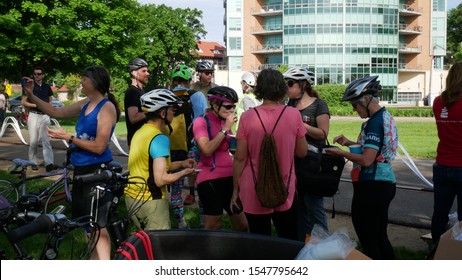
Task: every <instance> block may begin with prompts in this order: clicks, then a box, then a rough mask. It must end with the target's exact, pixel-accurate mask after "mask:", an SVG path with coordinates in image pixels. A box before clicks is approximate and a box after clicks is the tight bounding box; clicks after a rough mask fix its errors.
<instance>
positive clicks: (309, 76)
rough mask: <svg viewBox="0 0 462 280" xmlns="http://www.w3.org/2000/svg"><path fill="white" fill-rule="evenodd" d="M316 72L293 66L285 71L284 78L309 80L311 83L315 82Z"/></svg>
mask: <svg viewBox="0 0 462 280" xmlns="http://www.w3.org/2000/svg"><path fill="white" fill-rule="evenodd" d="M314 78H315V76H314V73H313V72H311V71H309V70H308V69H306V68H302V67H293V68H290V69H289V70H287V71H286V72H285V73H284V79H292V80H296V81H300V80H307V81H308V82H309V83H310V84H311V85H312V84H314Z"/></svg>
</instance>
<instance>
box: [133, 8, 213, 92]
mask: <svg viewBox="0 0 462 280" xmlns="http://www.w3.org/2000/svg"><path fill="white" fill-rule="evenodd" d="M142 13H143V14H142V16H141V18H143V19H144V20H143V27H144V28H143V30H142V31H141V37H142V38H143V40H144V42H143V44H142V47H141V53H139V56H140V57H143V58H145V59H146V60H147V61H148V63H149V64H150V66H149V70H150V72H151V82H150V83H151V84H153V85H155V86H163V85H165V84H166V83H167V82H168V81H169V80H170V71H171V70H172V69H173V68H174V67H175V65H176V64H178V63H184V64H186V65H188V66H190V67H193V66H194V64H195V59H196V57H194V54H193V50H194V49H195V48H196V41H197V40H199V39H200V38H202V37H203V36H205V34H206V31H205V30H204V26H203V24H202V23H201V22H200V21H199V18H202V11H199V10H197V9H189V8H187V9H180V8H178V9H173V8H171V7H167V6H165V5H159V6H156V5H144V6H143V7H142Z"/></svg>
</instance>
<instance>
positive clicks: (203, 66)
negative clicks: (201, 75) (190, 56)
mask: <svg viewBox="0 0 462 280" xmlns="http://www.w3.org/2000/svg"><path fill="white" fill-rule="evenodd" d="M196 71H198V72H204V71H215V68H214V67H213V64H212V63H211V62H210V61H199V62H198V63H197V65H196Z"/></svg>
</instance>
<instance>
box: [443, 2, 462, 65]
mask: <svg viewBox="0 0 462 280" xmlns="http://www.w3.org/2000/svg"><path fill="white" fill-rule="evenodd" d="M461 26H462V4H459V5H458V6H457V7H456V8H454V9H451V10H450V11H449V12H448V26H447V50H448V55H447V56H446V58H448V62H449V63H451V64H452V63H453V62H456V61H462V44H461V42H462V32H460V27H461Z"/></svg>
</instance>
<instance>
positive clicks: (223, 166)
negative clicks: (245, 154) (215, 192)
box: [193, 112, 233, 184]
mask: <svg viewBox="0 0 462 280" xmlns="http://www.w3.org/2000/svg"><path fill="white" fill-rule="evenodd" d="M207 117H208V118H209V121H210V132H211V135H212V137H211V138H210V137H209V133H208V131H207V122H206V121H205V119H204V118H196V119H195V120H194V125H193V133H194V139H195V140H196V141H197V140H198V139H200V138H202V137H207V138H209V140H212V139H213V138H215V136H216V135H217V134H218V133H221V132H220V130H221V129H222V127H223V125H224V124H225V121H224V120H220V118H218V116H217V115H215V114H214V113H213V112H208V113H207ZM228 132H229V133H231V130H229V131H228ZM229 141H230V137H229V136H226V137H225V138H224V140H223V141H222V142H221V144H220V146H218V149H217V150H216V151H215V152H214V153H213V154H212V155H210V156H209V157H206V156H204V155H203V154H202V153H201V156H200V160H199V163H198V164H197V168H198V169H202V170H201V171H200V172H199V173H198V174H197V178H196V183H197V184H199V183H202V182H204V181H208V180H213V179H218V178H226V177H232V176H233V158H232V157H231V155H230V154H229ZM214 156H215V160H214V159H213V158H214ZM214 162H215V165H216V167H215V169H213V170H212V168H213V163H214Z"/></svg>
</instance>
